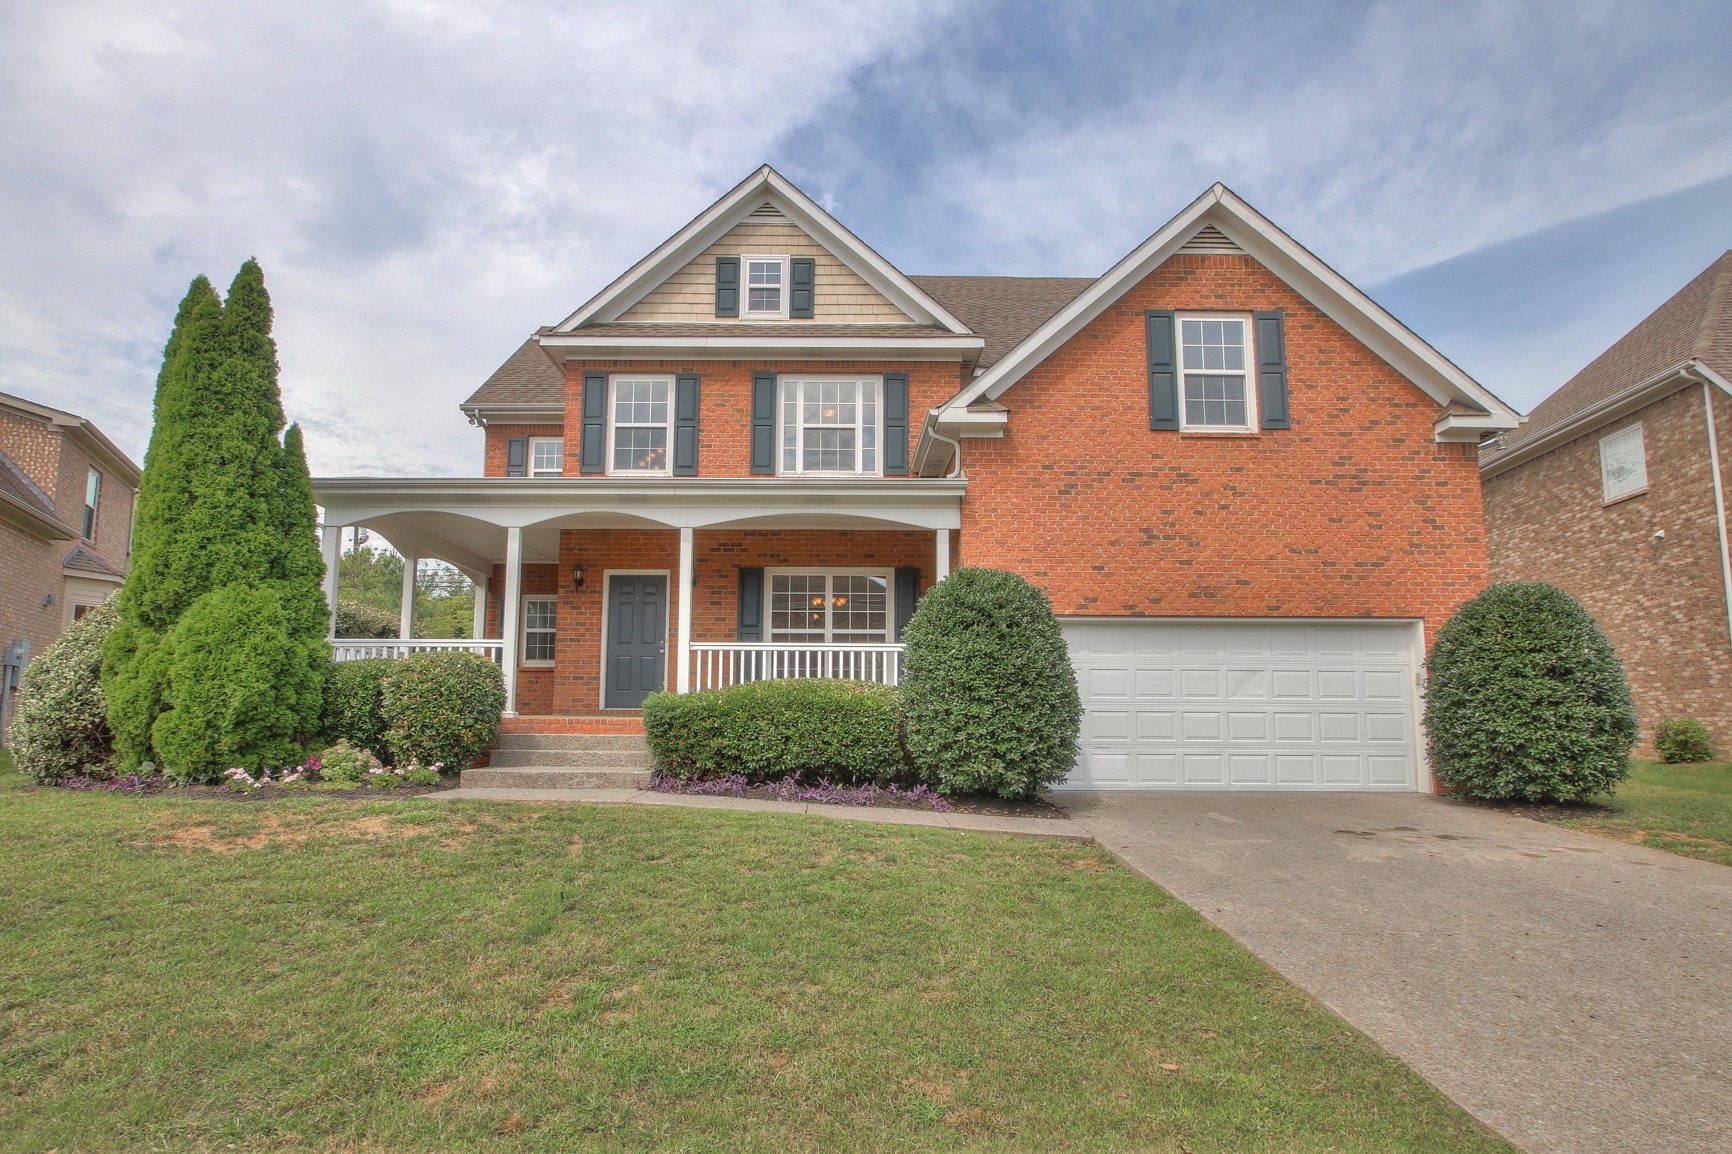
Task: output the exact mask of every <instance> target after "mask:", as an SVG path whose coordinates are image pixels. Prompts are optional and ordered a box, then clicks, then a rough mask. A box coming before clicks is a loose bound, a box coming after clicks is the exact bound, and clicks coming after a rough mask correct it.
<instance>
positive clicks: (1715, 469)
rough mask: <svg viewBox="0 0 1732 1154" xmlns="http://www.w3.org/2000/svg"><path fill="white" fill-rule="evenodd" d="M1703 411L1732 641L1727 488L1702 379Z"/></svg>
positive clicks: (1711, 408)
mask: <svg viewBox="0 0 1732 1154" xmlns="http://www.w3.org/2000/svg"><path fill="white" fill-rule="evenodd" d="M1702 413H1703V416H1704V418H1705V419H1706V420H1707V422H1708V464H1709V467H1710V472H1711V474H1712V476H1713V478H1714V519H1715V520H1716V521H1717V522H1718V528H1719V530H1720V578H1721V581H1722V582H1723V583H1724V585H1725V589H1726V638H1727V640H1728V641H1732V549H1728V547H1727V543H1726V490H1725V487H1724V485H1723V484H1722V483H1721V480H1720V440H1719V437H1718V436H1717V435H1716V433H1715V431H1714V392H1713V390H1712V389H1711V388H1710V387H1709V383H1708V381H1707V379H1706V378H1704V379H1703V381H1702Z"/></svg>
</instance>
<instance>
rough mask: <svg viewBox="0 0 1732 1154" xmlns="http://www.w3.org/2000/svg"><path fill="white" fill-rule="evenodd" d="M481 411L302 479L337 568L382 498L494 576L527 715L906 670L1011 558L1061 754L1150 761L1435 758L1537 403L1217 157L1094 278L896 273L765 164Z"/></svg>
mask: <svg viewBox="0 0 1732 1154" xmlns="http://www.w3.org/2000/svg"><path fill="white" fill-rule="evenodd" d="M463 410H464V412H465V413H467V414H468V416H469V417H470V419H471V421H473V422H474V423H475V424H477V425H479V426H482V427H483V428H484V430H485V433H484V438H485V451H484V453H483V461H484V471H485V476H484V477H483V478H480V479H469V480H452V479H436V478H416V479H402V480H397V479H365V478H355V479H321V480H318V481H315V482H314V484H315V491H316V493H317V496H318V499H319V501H320V503H321V504H322V505H324V507H325V516H326V522H327V524H328V525H329V526H331V527H332V530H333V531H331V532H329V533H328V534H327V538H326V550H327V562H328V565H329V566H330V567H331V568H332V569H333V571H334V568H335V565H334V562H335V558H336V549H337V542H338V540H339V539H340V531H341V528H342V527H344V526H347V525H364V526H366V527H367V528H368V529H369V530H371V531H373V532H375V533H377V534H379V535H380V536H382V537H384V538H385V539H387V540H389V541H390V542H391V543H392V544H393V545H394V546H396V547H397V548H398V549H399V550H400V551H401V552H403V553H404V554H405V555H406V556H408V557H411V558H417V557H438V558H440V559H443V560H445V561H448V562H450V563H452V564H455V565H457V566H458V567H460V568H461V569H463V570H464V571H465V572H466V573H468V574H469V575H470V576H471V577H473V578H475V579H476V580H477V581H478V582H479V583H480V584H481V585H482V586H483V596H481V597H480V598H479V599H478V606H479V608H478V620H477V622H476V629H477V635H478V636H482V637H485V638H492V639H496V640H493V641H489V642H487V644H488V645H489V647H490V648H491V649H492V650H493V651H494V652H496V653H498V654H500V655H501V658H502V660H503V662H504V666H505V670H506V674H507V683H508V697H509V700H510V703H511V707H510V711H511V714H512V716H511V718H510V720H509V721H508V725H509V726H511V727H513V728H517V729H533V728H541V729H562V730H567V731H576V732H582V731H585V730H586V729H595V730H602V729H607V728H610V727H612V728H625V727H629V726H630V725H632V724H634V723H635V719H636V714H635V706H636V705H637V704H638V703H639V702H641V700H642V698H643V696H644V694H645V693H647V692H649V691H651V690H654V689H659V688H662V687H663V685H664V684H666V685H667V686H668V687H670V688H673V689H675V690H678V691H686V690H688V689H701V688H706V687H710V686H715V685H724V684H729V683H732V682H737V681H739V680H742V679H747V678H754V677H761V676H772V675H797V676H853V677H866V678H871V679H877V680H894V679H895V677H896V675H897V670H898V663H899V660H900V655H901V647H900V645H899V644H898V637H899V634H900V630H901V627H902V624H903V622H905V621H906V620H907V618H908V616H909V615H910V614H911V613H912V612H913V610H914V607H915V605H916V603H917V601H918V598H919V597H920V595H921V594H922V593H923V592H924V591H925V590H926V589H928V588H929V587H930V586H931V585H932V584H933V583H934V582H935V581H939V580H942V579H943V578H944V577H945V576H946V575H947V574H948V573H949V572H950V568H951V566H952V564H970V565H988V566H998V567H1003V568H1008V569H1012V570H1014V571H1016V572H1019V573H1021V574H1023V575H1025V576H1026V577H1028V578H1029V579H1030V580H1031V581H1034V582H1035V583H1037V584H1039V585H1041V586H1043V587H1044V588H1045V589H1046V590H1047V591H1048V593H1049V594H1050V596H1051V598H1052V601H1053V604H1054V607H1055V609H1056V610H1057V612H1058V613H1059V615H1060V617H1061V619H1062V621H1063V623H1064V627H1065V630H1066V633H1067V638H1068V640H1069V643H1070V647H1071V651H1072V655H1073V659H1074V661H1075V664H1076V666H1077V669H1078V677H1079V683H1080V685H1081V688H1082V692H1083V699H1084V705H1085V708H1086V710H1087V713H1086V716H1085V721H1084V731H1083V738H1082V749H1081V757H1080V760H1079V765H1078V768H1077V771H1076V773H1075V774H1074V775H1073V776H1072V778H1071V779H1070V783H1069V784H1070V785H1071V786H1072V787H1075V788H1148V789H1158V788H1217V789H1229V788H1244V789H1409V790H1411V789H1424V788H1428V787H1429V784H1430V777H1429V774H1428V772H1427V770H1426V767H1425V764H1424V760H1423V758H1422V757H1421V755H1420V742H1419V737H1418V709H1417V701H1418V682H1419V671H1420V663H1421V660H1422V656H1423V652H1424V644H1425V640H1426V638H1428V637H1429V636H1430V635H1431V634H1432V632H1433V631H1434V630H1435V629H1436V628H1437V627H1438V625H1440V624H1441V623H1442V622H1443V621H1444V620H1446V619H1447V618H1448V617H1449V615H1450V614H1451V613H1452V612H1453V611H1454V610H1455V608H1456V607H1457V606H1458V605H1459V604H1460V603H1461V602H1462V601H1464V600H1465V599H1467V598H1469V597H1471V596H1472V595H1473V594H1475V593H1476V592H1478V590H1479V589H1480V588H1481V587H1482V586H1483V585H1484V584H1485V580H1486V565H1485V545H1484V539H1483V517H1482V509H1481V505H1480V485H1479V475H1478V471H1477V469H1476V462H1475V456H1476V445H1477V444H1478V442H1479V441H1480V440H1481V439H1482V438H1483V437H1485V436H1488V435H1490V434H1492V433H1495V432H1497V431H1499V430H1507V429H1511V428H1514V427H1515V425H1516V423H1517V417H1516V414H1515V413H1514V412H1512V411H1511V410H1510V409H1509V408H1507V407H1506V406H1505V405H1503V404H1502V403H1501V402H1499V401H1498V400H1497V398H1495V397H1493V396H1492V395H1491V394H1490V393H1488V392H1487V391H1486V390H1485V389H1484V388H1482V387H1481V386H1479V385H1478V384H1476V383H1475V382H1473V381H1472V380H1471V379H1470V378H1468V377H1467V376H1466V374H1464V373H1462V372H1461V370H1460V369H1458V368H1456V367H1455V366H1454V365H1452V364H1451V363H1450V362H1449V361H1447V360H1446V359H1444V358H1443V357H1442V356H1440V355H1439V354H1438V353H1437V352H1436V351H1434V350H1433V349H1431V348H1430V347H1429V346H1428V345H1426V344H1425V343H1424V342H1423V341H1421V340H1420V339H1419V338H1418V337H1416V336H1415V335H1414V334H1413V333H1411V332H1410V331H1408V330H1407V329H1406V328H1404V327H1403V326H1402V325H1400V324H1399V323H1398V322H1397V321H1396V320H1395V319H1394V318H1392V317H1391V316H1389V314H1388V313H1386V312H1384V311H1383V310H1382V309H1380V308H1379V307H1378V306H1377V305H1376V304H1374V303H1373V302H1371V301H1370V300H1369V299H1367V298H1366V297H1365V296H1364V295H1363V294H1362V293H1360V292H1359V291H1358V290H1357V289H1355V288H1354V287H1353V286H1352V285H1350V284H1348V283H1347V282H1346V281H1345V280H1343V279H1342V278H1341V277H1340V276H1338V275H1337V274H1336V273H1334V272H1333V271H1332V270H1330V269H1329V268H1328V267H1327V266H1325V265H1323V264H1322V263H1321V262H1320V261H1318V260H1317V259H1316V258H1315V257H1314V256H1312V255H1311V254H1310V253H1309V252H1307V251H1306V250H1305V249H1303V248H1302V247H1300V246H1299V245H1298V244H1297V243H1295V242H1294V241H1293V240H1292V239H1291V238H1289V237H1288V236H1286V235H1285V234H1284V233H1282V232H1281V231H1280V230H1279V229H1277V228H1276V227H1275V226H1274V225H1273V224H1271V223H1270V222H1269V221H1267V220H1266V219H1264V218H1263V217H1262V216H1261V215H1259V214H1258V213H1257V212H1256V211H1255V210H1254V209H1252V208H1251V207H1250V206H1249V205H1248V204H1246V203H1245V202H1244V201H1243V200H1241V199H1239V198H1238V197H1237V196H1235V195H1234V194H1233V193H1231V192H1230V191H1228V190H1227V189H1225V188H1223V187H1221V186H1220V185H1216V186H1215V187H1213V188H1211V189H1210V190H1208V191H1207V192H1205V193H1204V194H1203V195H1202V196H1201V197H1199V198H1198V199H1197V200H1196V201H1194V202H1193V203H1192V204H1191V205H1189V206H1188V207H1186V208H1185V209H1184V210H1183V211H1182V212H1180V213H1179V214H1178V215H1177V216H1175V217H1174V218H1173V219H1172V220H1171V221H1169V222H1168V223H1167V224H1166V225H1164V226H1163V227H1162V228H1161V229H1160V231H1158V232H1156V233H1155V234H1154V235H1153V236H1152V237H1150V238H1149V239H1148V240H1147V241H1145V242H1144V243H1143V244H1141V245H1139V246H1138V247H1137V249H1136V250H1135V251H1133V252H1132V253H1130V254H1128V255H1127V256H1126V257H1125V258H1124V259H1123V260H1121V261H1120V262H1119V263H1118V264H1117V265H1115V266H1114V267H1113V268H1112V269H1110V270H1108V271H1107V272H1106V273H1105V274H1104V275H1102V276H1100V277H1097V278H1020V277H952V276H928V277H918V276H916V277H910V276H906V275H904V274H903V273H901V272H900V271H899V270H897V269H896V268H894V267H893V266H891V265H890V264H889V263H888V262H887V261H885V260H884V259H883V258H882V257H881V256H879V255H878V254H877V253H875V252H873V251H872V249H870V248H868V247H867V246H866V245H865V244H864V243H862V242H861V241H860V240H859V239H858V238H856V237H854V236H853V234H851V233H850V232H848V230H847V229H845V228H844V227H843V226H842V225H841V224H839V223H838V222H837V221H836V220H835V219H834V218H833V217H831V216H830V215H829V214H828V213H826V212H824V211H823V210H822V209H821V208H819V207H818V206H817V205H816V204H814V203H813V202H812V201H811V200H810V199H809V198H808V197H806V196H805V195H804V194H803V193H801V192H800V191H799V190H798V189H797V188H795V187H794V186H793V185H791V184H789V183H788V182H787V181H786V180H784V179H783V178H782V177H781V176H779V175H778V174H776V173H775V172H774V171H772V170H770V169H768V168H764V169H761V170H759V171H758V172H757V173H754V174H753V175H752V176H751V177H750V178H748V179H747V180H746V181H745V182H743V183H742V184H741V185H740V186H738V187H737V188H735V189H734V190H733V191H731V192H730V193H728V194H727V195H726V196H724V197H723V198H722V199H721V200H719V201H718V202H717V203H716V204H714V205H712V206H711V207H710V208H709V209H707V210H705V212H704V213H703V214H701V215H700V216H699V217H698V218H697V219H696V220H694V221H692V222H691V224H689V225H687V226H686V227H685V228H684V229H682V230H680V232H678V233H677V234H675V235H674V236H673V237H671V238H670V239H669V240H668V241H667V242H666V243H664V244H663V245H662V246H660V247H659V248H658V249H656V251H654V252H652V253H651V254H649V255H648V256H646V257H645V258H644V259H643V260H642V261H640V262H638V264H637V265H635V266H633V267H632V268H631V269H629V270H627V271H626V272H625V273H624V274H623V275H621V276H620V277H619V278H618V279H617V280H615V281H614V282H613V283H612V284H611V285H609V286H608V287H607V288H606V289H605V290H603V291H602V292H601V293H600V294H598V295H597V296H596V297H595V298H594V299H592V300H591V301H589V302H588V303H586V304H585V305H584V306H583V307H582V308H580V309H578V310H577V311H576V312H575V313H573V314H572V315H571V316H569V317H567V318H566V319H565V320H564V321H561V322H560V323H558V324H556V325H552V326H549V327H547V328H544V329H541V330H539V331H538V332H536V333H535V334H534V335H533V336H532V337H530V339H529V340H528V341H526V342H525V343H524V345H523V346H522V347H521V348H519V349H518V350H517V351H516V352H515V353H514V354H513V355H512V356H511V358H510V359H509V360H507V361H506V363H505V364H504V365H503V366H501V368H500V369H499V370H498V371H497V372H496V373H495V374H494V375H493V376H492V377H491V378H489V379H488V380H487V381H486V382H485V383H484V384H483V385H482V386H481V388H480V389H479V390H477V391H476V393H475V394H474V395H473V396H472V397H470V398H469V400H468V401H466V402H465V403H464V405H463ZM682 591H684V595H682ZM328 592H329V593H330V595H331V596H332V598H333V599H334V598H335V595H336V591H335V588H334V587H331V588H329V589H328ZM415 644H417V645H426V644H437V643H436V642H416V643H415ZM451 644H455V643H451ZM336 646H337V652H338V655H339V657H347V656H355V655H360V654H363V653H365V652H368V648H367V646H366V645H365V644H364V643H360V642H353V643H351V642H345V641H338V642H336Z"/></svg>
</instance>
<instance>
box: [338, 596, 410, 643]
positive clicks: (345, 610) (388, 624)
mask: <svg viewBox="0 0 1732 1154" xmlns="http://www.w3.org/2000/svg"><path fill="white" fill-rule="evenodd" d="M402 627H403V620H402V618H401V617H400V616H399V615H398V614H396V613H393V612H392V611H391V610H389V609H380V608H379V607H378V606H376V605H367V604H364V603H362V602H360V601H349V600H345V599H339V600H338V601H337V636H338V637H347V638H354V639H356V640H373V641H377V640H380V639H384V638H391V637H395V636H397V632H398V630H400V629H401V628H402Z"/></svg>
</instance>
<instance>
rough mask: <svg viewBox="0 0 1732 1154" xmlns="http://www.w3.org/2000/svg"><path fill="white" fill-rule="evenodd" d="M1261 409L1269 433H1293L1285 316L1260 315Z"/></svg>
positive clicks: (1259, 398)
mask: <svg viewBox="0 0 1732 1154" xmlns="http://www.w3.org/2000/svg"><path fill="white" fill-rule="evenodd" d="M1254 323H1255V324H1256V326H1257V408H1258V409H1260V410H1261V411H1262V416H1263V422H1262V423H1263V427H1264V428H1265V429H1291V428H1292V427H1293V422H1292V420H1291V418H1290V416H1289V414H1288V411H1287V334H1286V332H1285V331H1284V329H1283V326H1282V323H1281V314H1280V313H1279V312H1273V313H1256V314H1254Z"/></svg>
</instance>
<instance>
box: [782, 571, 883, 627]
mask: <svg viewBox="0 0 1732 1154" xmlns="http://www.w3.org/2000/svg"><path fill="white" fill-rule="evenodd" d="M769 577H770V581H769V585H770V593H769V596H770V640H771V641H775V642H783V643H793V644H814V645H818V644H832V645H851V644H852V645H860V644H867V645H878V644H882V643H886V642H888V641H890V640H891V630H892V628H893V625H894V622H893V621H892V619H891V615H890V590H891V580H892V577H891V574H889V573H870V572H855V571H848V572H833V571H832V572H776V571H772V572H771V573H770V574H769Z"/></svg>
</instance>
